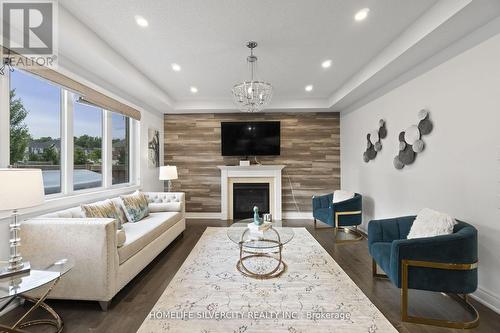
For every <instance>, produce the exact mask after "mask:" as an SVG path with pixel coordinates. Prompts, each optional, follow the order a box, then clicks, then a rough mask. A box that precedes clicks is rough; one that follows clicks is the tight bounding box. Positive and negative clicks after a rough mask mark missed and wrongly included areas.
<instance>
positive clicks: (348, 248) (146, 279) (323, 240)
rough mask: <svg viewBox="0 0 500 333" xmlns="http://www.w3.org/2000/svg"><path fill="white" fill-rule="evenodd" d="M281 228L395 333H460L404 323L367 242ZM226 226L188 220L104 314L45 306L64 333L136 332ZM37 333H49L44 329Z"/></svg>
mask: <svg viewBox="0 0 500 333" xmlns="http://www.w3.org/2000/svg"><path fill="white" fill-rule="evenodd" d="M283 224H284V225H285V226H290V227H306V228H307V230H308V231H309V232H310V233H311V234H312V235H313V236H314V237H315V238H316V240H317V241H318V242H319V243H320V244H321V245H322V246H323V247H324V248H325V249H326V250H327V251H328V253H329V254H330V255H331V256H332V257H333V258H334V259H335V260H336V261H337V263H338V264H339V265H340V266H341V267H342V268H343V269H344V270H345V272H346V273H347V274H348V275H349V276H350V277H351V279H352V280H353V281H354V282H355V283H356V284H357V285H358V286H359V288H361V290H362V291H363V292H364V293H365V294H366V296H368V298H369V299H370V300H371V301H372V302H373V303H374V304H375V305H376V306H377V307H378V308H379V309H380V311H382V313H384V315H385V316H386V317H387V318H388V319H389V320H390V322H391V323H392V324H393V325H394V326H395V327H396V328H397V329H398V331H399V332H411V333H413V332H415V333H417V332H418V333H440V332H459V330H452V329H444V328H436V327H432V326H426V325H416V324H407V323H402V322H401V321H400V312H399V311H400V307H399V305H400V291H399V289H397V288H396V287H394V286H393V285H392V284H391V283H390V282H389V281H387V280H383V279H373V277H372V275H371V258H370V256H369V255H368V250H367V242H366V241H362V242H358V243H349V244H340V245H335V244H334V236H333V232H332V229H330V228H324V227H321V226H320V223H318V228H314V226H313V223H312V221H309V220H289V221H284V222H283ZM227 225H228V224H227V222H225V221H219V220H189V221H188V222H187V228H186V230H185V232H184V236H183V237H182V238H179V239H177V240H176V241H175V242H174V243H172V244H171V245H170V246H169V247H168V248H167V249H166V250H165V251H164V252H163V253H161V254H160V255H159V256H158V257H157V258H156V259H155V260H154V261H153V262H152V263H151V264H150V265H149V266H147V267H146V268H145V269H144V270H143V271H142V272H141V273H140V274H139V275H138V276H137V277H136V278H135V279H134V280H132V281H131V282H130V283H129V284H128V285H127V286H126V287H125V288H124V289H123V290H121V291H120V293H118V295H116V296H115V298H114V299H113V301H112V303H111V305H110V308H109V311H108V312H102V311H101V310H100V308H99V305H98V304H97V302H80V301H49V304H50V305H51V306H53V308H54V309H55V310H56V311H57V312H58V313H59V314H60V315H61V317H62V318H63V320H64V322H65V331H64V332H69V333H80V332H103V333H104V332H106V333H114V332H119V333H128V332H131V333H132V332H136V330H137V329H138V328H139V326H140V325H141V324H142V322H143V320H144V318H146V316H147V315H148V314H149V311H150V309H151V308H152V307H153V306H154V304H155V303H156V301H157V300H158V298H159V297H160V296H161V294H162V293H163V291H164V289H165V288H166V287H167V285H168V283H169V282H170V280H171V279H172V278H173V276H174V275H175V273H176V272H177V270H178V269H179V267H180V266H181V265H182V263H183V262H184V260H185V259H186V258H187V256H188V255H189V253H190V251H191V249H192V248H193V247H194V245H195V244H196V242H197V241H198V239H199V238H200V237H201V235H202V234H203V232H204V231H205V229H206V227H208V226H220V227H224V226H227ZM89 278H91V277H89ZM473 303H474V306H476V308H477V309H478V311H479V313H480V317H481V322H480V325H479V327H478V328H475V329H471V330H468V332H474V333H475V332H495V333H498V332H500V315H498V314H496V313H495V312H493V311H491V310H490V309H488V308H486V307H485V306H483V305H481V304H479V303H477V302H475V301H473ZM410 304H411V306H410V312H411V313H415V314H418V315H431V316H432V315H433V316H436V317H438V316H439V317H446V318H448V319H462V318H461V317H464V316H465V311H463V309H462V308H461V307H460V306H459V305H458V304H457V303H455V302H454V301H453V300H451V299H449V298H448V297H447V296H445V295H441V294H438V293H427V292H418V291H411V293H410ZM22 311H25V309H23V308H22V307H21V308H18V309H16V310H14V311H12V312H10V313H9V314H7V315H6V316H4V317H2V318H1V321H0V322H1V323H3V324H7V323H11V322H12V321H14V319H15V318H16V317H17V316H19V314H20V313H22ZM40 313H41V312H37V313H35V314H34V316H33V317H37V316H39V315H40ZM36 332H51V331H50V330H49V329H47V330H46V331H44V330H36Z"/></svg>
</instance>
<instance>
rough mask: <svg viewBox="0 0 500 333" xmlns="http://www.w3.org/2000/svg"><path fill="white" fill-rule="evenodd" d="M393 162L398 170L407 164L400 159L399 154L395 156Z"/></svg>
mask: <svg viewBox="0 0 500 333" xmlns="http://www.w3.org/2000/svg"><path fill="white" fill-rule="evenodd" d="M392 163H393V164H394V167H395V168H396V169H398V170H400V169H403V168H404V166H405V165H404V164H403V162H401V160H400V159H399V156H396V157H394V161H393V162H392Z"/></svg>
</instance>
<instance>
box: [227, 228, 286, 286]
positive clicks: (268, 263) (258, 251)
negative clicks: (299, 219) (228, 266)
mask: <svg viewBox="0 0 500 333" xmlns="http://www.w3.org/2000/svg"><path fill="white" fill-rule="evenodd" d="M251 221H252V219H247V220H242V221H240V222H239V223H235V224H233V225H232V226H231V228H228V230H227V236H228V237H229V239H230V240H232V241H233V242H234V243H236V244H238V246H239V250H240V257H239V260H238V262H237V263H236V269H237V270H238V271H239V272H240V273H242V274H243V275H245V276H248V277H251V278H256V279H272V278H275V277H278V276H280V275H281V274H283V273H284V272H285V271H286V269H287V265H286V263H285V262H284V261H283V256H282V250H283V245H284V244H286V243H288V242H290V241H291V240H292V239H293V236H294V232H293V229H292V228H282V227H273V226H272V225H271V226H269V227H267V228H264V229H263V230H262V231H260V232H254V231H253V230H252V229H250V228H248V223H249V222H250V223H251Z"/></svg>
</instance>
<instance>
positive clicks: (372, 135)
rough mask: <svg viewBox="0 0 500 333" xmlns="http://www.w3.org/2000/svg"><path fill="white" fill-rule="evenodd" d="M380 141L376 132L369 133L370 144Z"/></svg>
mask: <svg viewBox="0 0 500 333" xmlns="http://www.w3.org/2000/svg"><path fill="white" fill-rule="evenodd" d="M379 140H380V138H379V136H378V131H373V132H370V142H371V143H372V144H373V145H374V144H376V143H377V142H378V141H379Z"/></svg>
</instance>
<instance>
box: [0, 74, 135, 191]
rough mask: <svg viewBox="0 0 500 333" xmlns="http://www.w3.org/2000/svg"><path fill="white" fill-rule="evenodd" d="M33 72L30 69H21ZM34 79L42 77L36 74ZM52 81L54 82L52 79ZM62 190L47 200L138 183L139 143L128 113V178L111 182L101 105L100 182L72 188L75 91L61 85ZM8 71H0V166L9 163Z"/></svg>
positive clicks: (106, 117)
mask: <svg viewBox="0 0 500 333" xmlns="http://www.w3.org/2000/svg"><path fill="white" fill-rule="evenodd" d="M24 73H26V74H29V75H32V74H30V73H27V72H24ZM37 79H40V80H44V79H42V78H39V77H37ZM51 84H53V83H51ZM59 87H60V88H61V114H60V117H61V118H60V124H61V133H60V135H61V155H60V158H61V192H60V193H55V194H49V195H46V196H45V197H46V199H47V200H51V199H59V198H66V197H75V196H80V195H84V194H91V193H94V192H95V193H101V192H103V191H108V190H114V189H125V188H129V187H132V188H136V187H138V186H139V178H138V175H139V174H140V171H139V170H140V169H139V168H140V163H138V162H137V160H136V158H138V157H139V154H138V152H137V149H139V146H138V145H136V142H138V141H139V131H138V129H137V127H138V124H139V122H138V121H135V120H133V119H132V118H130V117H127V119H128V121H129V124H130V126H129V129H130V133H129V138H130V140H129V182H128V183H122V184H116V185H112V163H113V162H112V124H111V122H112V120H111V118H112V117H111V115H112V113H113V112H112V111H109V110H106V109H102V117H103V122H102V128H103V133H102V142H103V146H102V170H103V171H102V186H100V187H94V188H91V189H83V190H77V191H74V189H73V165H74V158H73V156H74V155H73V154H74V135H73V134H74V117H73V115H74V110H73V98H74V96H75V95H76V93H74V92H72V91H70V90H68V89H66V88H65V87H61V86H59ZM9 94H10V72H9V73H8V74H7V73H6V75H0V167H1V168H6V167H8V166H9V164H10V105H9V104H10V95H9Z"/></svg>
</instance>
